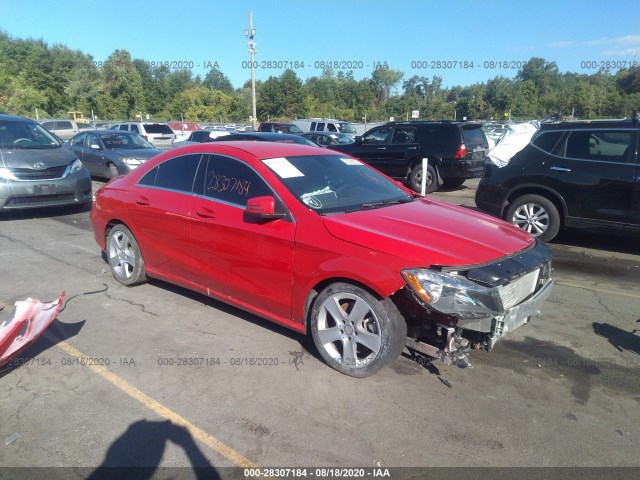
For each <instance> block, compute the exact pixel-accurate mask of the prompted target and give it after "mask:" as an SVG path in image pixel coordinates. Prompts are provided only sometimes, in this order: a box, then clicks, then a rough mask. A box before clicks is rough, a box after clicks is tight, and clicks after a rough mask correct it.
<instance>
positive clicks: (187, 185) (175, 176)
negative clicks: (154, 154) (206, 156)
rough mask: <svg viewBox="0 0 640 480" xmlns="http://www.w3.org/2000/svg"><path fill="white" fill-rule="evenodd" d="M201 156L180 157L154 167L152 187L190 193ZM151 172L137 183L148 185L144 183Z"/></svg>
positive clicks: (148, 179) (147, 180)
mask: <svg viewBox="0 0 640 480" xmlns="http://www.w3.org/2000/svg"><path fill="white" fill-rule="evenodd" d="M201 156H202V155H199V154H195V155H182V156H180V157H176V158H172V159H171V160H167V161H166V162H164V163H161V164H160V165H158V166H157V167H156V168H157V173H156V175H155V179H154V183H153V185H154V186H155V187H158V188H166V189H169V190H175V191H178V192H186V193H191V191H192V190H193V181H194V179H195V176H196V170H197V169H198V164H199V163H200V157H201ZM154 170H155V169H154ZM152 171H153V170H152ZM152 171H150V172H149V173H147V174H146V175H145V176H144V177H142V179H141V180H140V182H139V183H142V184H144V185H149V183H146V182H149V181H150V178H151V177H150V178H147V176H150V174H151V172H152ZM143 181H144V182H145V183H143Z"/></svg>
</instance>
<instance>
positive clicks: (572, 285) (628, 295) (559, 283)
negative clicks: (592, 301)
mask: <svg viewBox="0 0 640 480" xmlns="http://www.w3.org/2000/svg"><path fill="white" fill-rule="evenodd" d="M555 283H556V285H562V286H563V287H571V288H581V289H582V290H591V291H592V292H599V293H610V294H611V295H620V296H622V297H629V298H640V294H637V293H627V292H619V291H617V290H605V289H604V288H600V287H597V288H595V287H588V286H586V285H578V284H576V283H566V282H558V281H556V282H555Z"/></svg>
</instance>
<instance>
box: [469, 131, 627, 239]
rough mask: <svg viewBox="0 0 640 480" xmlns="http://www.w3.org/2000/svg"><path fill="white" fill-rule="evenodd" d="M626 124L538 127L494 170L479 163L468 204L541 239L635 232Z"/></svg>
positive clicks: (489, 165) (492, 166) (493, 167)
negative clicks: (596, 230)
mask: <svg viewBox="0 0 640 480" xmlns="http://www.w3.org/2000/svg"><path fill="white" fill-rule="evenodd" d="M638 132H640V126H639V124H638V121H637V119H635V118H634V120H598V121H582V122H577V121H573V122H559V123H548V124H545V123H543V124H541V126H540V129H539V130H538V132H537V133H536V134H535V135H534V137H533V138H532V140H531V143H529V145H527V146H526V147H525V148H524V149H523V150H521V151H520V152H518V153H517V154H515V155H514V156H513V158H511V160H510V161H509V163H508V164H507V165H506V166H505V167H503V168H498V167H497V166H495V165H492V164H487V166H486V172H485V176H484V178H483V179H482V180H481V181H480V185H479V186H478V189H477V191H476V205H477V206H478V207H479V208H480V209H482V210H484V211H486V212H488V213H490V214H492V215H495V216H497V217H500V218H503V219H504V220H506V221H508V222H511V223H513V224H514V225H517V226H518V227H520V228H522V229H524V230H527V231H528V232H530V233H532V234H533V235H535V236H536V237H538V238H539V239H540V240H543V241H545V242H548V241H549V240H551V239H552V238H554V237H555V236H556V235H557V233H558V231H559V230H560V228H561V227H614V228H627V229H633V230H640V164H638V154H637V152H638Z"/></svg>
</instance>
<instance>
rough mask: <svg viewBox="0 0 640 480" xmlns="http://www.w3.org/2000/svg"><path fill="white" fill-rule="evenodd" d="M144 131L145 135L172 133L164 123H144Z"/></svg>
mask: <svg viewBox="0 0 640 480" xmlns="http://www.w3.org/2000/svg"><path fill="white" fill-rule="evenodd" d="M144 129H145V131H146V132H147V133H166V134H172V133H173V130H171V128H170V127H169V125H167V124H166V123H145V124H144Z"/></svg>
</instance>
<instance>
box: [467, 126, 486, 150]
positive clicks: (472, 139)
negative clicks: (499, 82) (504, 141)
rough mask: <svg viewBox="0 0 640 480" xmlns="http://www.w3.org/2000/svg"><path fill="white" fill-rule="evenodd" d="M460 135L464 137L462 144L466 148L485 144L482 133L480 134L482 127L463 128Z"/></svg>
mask: <svg viewBox="0 0 640 480" xmlns="http://www.w3.org/2000/svg"><path fill="white" fill-rule="evenodd" d="M462 136H463V137H464V144H465V145H466V146H467V148H469V147H472V148H473V147H475V146H477V145H482V146H485V145H486V142H485V139H484V135H483V134H482V127H477V128H463V129H462Z"/></svg>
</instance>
